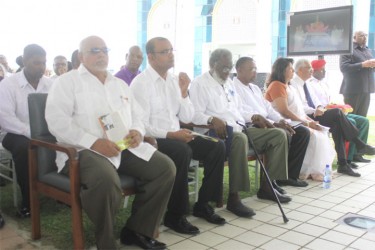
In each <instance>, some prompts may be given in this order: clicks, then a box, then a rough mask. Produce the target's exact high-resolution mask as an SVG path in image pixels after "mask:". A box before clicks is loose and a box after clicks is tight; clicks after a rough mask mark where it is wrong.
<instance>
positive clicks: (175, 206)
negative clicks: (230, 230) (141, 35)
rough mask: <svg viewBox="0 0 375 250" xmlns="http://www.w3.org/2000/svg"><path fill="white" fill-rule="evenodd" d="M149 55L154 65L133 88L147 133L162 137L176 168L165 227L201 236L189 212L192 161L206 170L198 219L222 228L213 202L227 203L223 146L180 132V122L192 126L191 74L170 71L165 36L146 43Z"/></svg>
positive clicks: (161, 146)
mask: <svg viewBox="0 0 375 250" xmlns="http://www.w3.org/2000/svg"><path fill="white" fill-rule="evenodd" d="M146 53H147V58H148V62H149V66H148V67H147V68H146V69H145V70H144V71H143V72H142V73H141V74H139V75H138V76H137V77H136V78H135V79H134V80H133V82H132V84H131V86H130V88H131V89H132V91H133V94H134V96H135V97H136V99H137V101H138V102H139V103H140V105H141V107H142V108H143V111H144V114H145V115H144V119H143V122H144V124H145V127H146V131H147V134H148V135H150V136H153V137H156V138H157V143H158V150H160V151H161V152H162V153H165V154H166V155H168V156H169V157H170V158H171V159H172V160H173V161H174V163H175V165H176V168H177V173H176V180H175V184H174V186H173V191H172V194H171V197H170V199H169V203H168V208H167V212H166V214H165V218H164V225H165V226H167V227H169V228H171V229H173V230H174V231H176V232H178V233H182V234H191V235H194V234H198V233H199V232H200V231H199V229H198V228H197V227H195V226H193V225H192V224H191V223H190V222H189V221H187V219H186V215H187V214H188V213H189V194H188V192H189V191H188V178H187V174H188V168H189V164H190V161H191V159H192V158H193V159H195V160H200V161H202V163H203V166H204V178H203V182H202V186H201V188H200V190H199V196H198V201H197V202H196V203H195V204H194V209H193V215H194V216H197V217H202V218H204V219H206V220H207V221H208V222H210V223H213V224H217V225H223V224H225V222H226V221H225V219H224V218H222V217H220V216H219V215H218V214H216V213H215V211H214V208H212V207H211V206H210V205H209V204H208V202H210V201H213V202H221V199H222V192H223V168H224V155H225V147H224V144H223V143H222V142H221V141H216V142H215V141H211V140H206V139H203V138H201V137H199V136H198V137H195V136H194V135H193V134H192V131H190V130H187V129H181V127H180V121H181V122H183V123H190V122H191V121H192V118H193V115H194V107H193V104H192V103H191V101H190V98H189V95H188V87H189V84H190V79H189V77H188V75H187V74H186V73H179V75H178V76H175V75H174V74H172V73H170V72H168V70H169V69H171V68H172V67H174V53H173V47H172V45H171V43H170V41H169V40H168V39H166V38H163V37H155V38H152V39H151V40H149V41H148V42H147V44H146Z"/></svg>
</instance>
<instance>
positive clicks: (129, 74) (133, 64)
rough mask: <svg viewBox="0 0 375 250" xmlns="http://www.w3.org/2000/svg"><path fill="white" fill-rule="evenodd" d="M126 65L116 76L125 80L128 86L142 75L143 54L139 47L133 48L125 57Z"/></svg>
mask: <svg viewBox="0 0 375 250" xmlns="http://www.w3.org/2000/svg"><path fill="white" fill-rule="evenodd" d="M125 60H126V64H125V65H124V66H123V67H122V68H121V70H120V71H119V72H117V73H116V74H115V76H116V77H118V78H120V79H122V80H124V81H125V82H126V83H127V84H128V85H130V83H131V82H132V81H133V79H134V78H135V77H136V76H137V75H138V74H139V73H141V71H140V70H139V67H140V66H141V64H142V62H143V53H142V50H141V48H140V47H139V46H132V47H130V49H129V52H128V53H126V56H125Z"/></svg>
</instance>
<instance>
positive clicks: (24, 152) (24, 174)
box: [3, 133, 30, 209]
mask: <svg viewBox="0 0 375 250" xmlns="http://www.w3.org/2000/svg"><path fill="white" fill-rule="evenodd" d="M29 141H30V139H29V138H27V137H26V136H23V135H17V134H12V133H7V134H6V135H5V137H4V139H3V146H4V148H5V149H7V150H9V151H10V153H11V154H12V157H13V161H14V166H15V168H16V174H17V183H18V185H19V186H20V189H21V194H22V208H24V207H26V208H28V209H30V191H29V190H30V189H29V162H28V147H29Z"/></svg>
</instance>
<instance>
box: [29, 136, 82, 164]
mask: <svg viewBox="0 0 375 250" xmlns="http://www.w3.org/2000/svg"><path fill="white" fill-rule="evenodd" d="M30 146H31V147H44V148H49V149H52V150H55V151H60V152H63V153H66V154H67V155H68V157H69V159H74V160H77V159H78V152H77V150H76V149H75V148H74V147H72V146H71V145H68V144H65V143H60V142H50V141H44V140H37V139H31V140H30Z"/></svg>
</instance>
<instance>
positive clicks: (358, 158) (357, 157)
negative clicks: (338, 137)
mask: <svg viewBox="0 0 375 250" xmlns="http://www.w3.org/2000/svg"><path fill="white" fill-rule="evenodd" d="M353 161H355V162H364V163H369V162H371V160H369V159H365V158H363V156H362V155H358V154H356V155H354V156H353Z"/></svg>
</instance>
